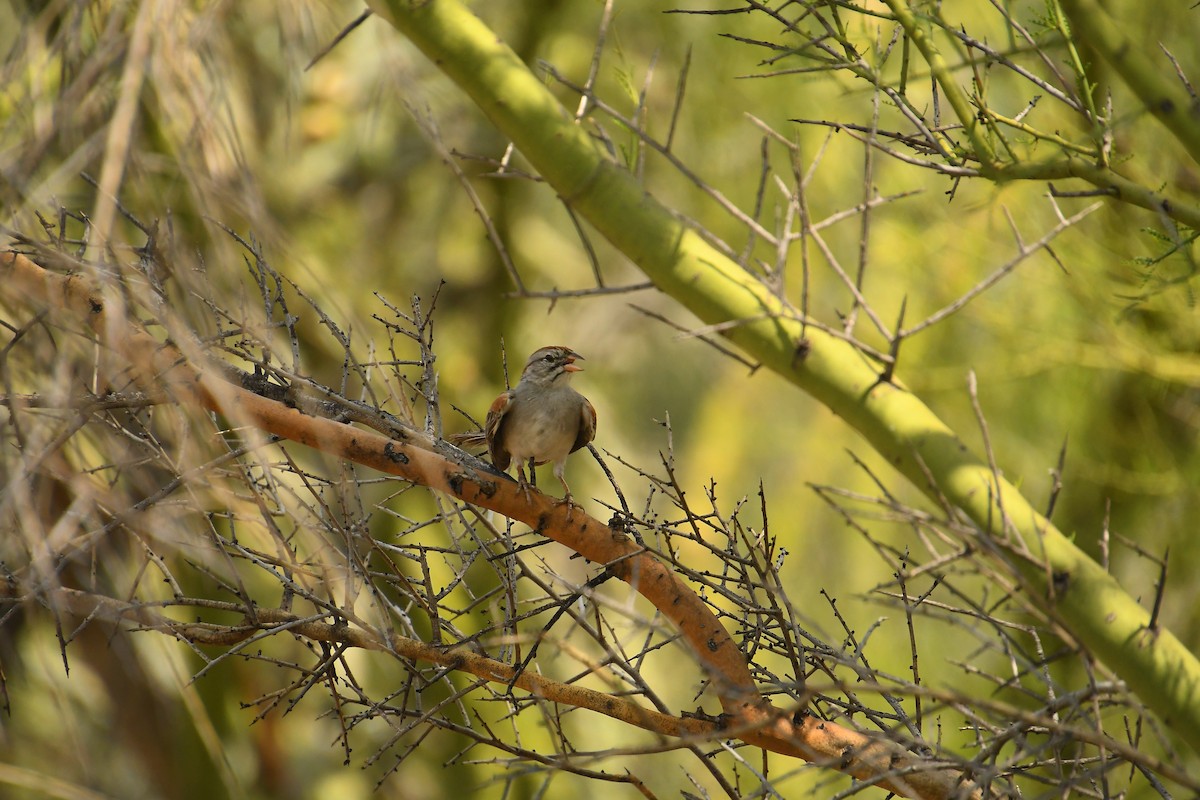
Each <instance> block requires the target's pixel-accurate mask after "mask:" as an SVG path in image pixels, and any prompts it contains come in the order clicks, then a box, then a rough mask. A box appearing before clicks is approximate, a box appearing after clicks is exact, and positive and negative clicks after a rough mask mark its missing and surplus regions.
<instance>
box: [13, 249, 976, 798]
mask: <svg viewBox="0 0 1200 800" xmlns="http://www.w3.org/2000/svg"><path fill="white" fill-rule="evenodd" d="M0 277H3V278H4V280H3V285H5V286H7V287H11V289H15V290H16V291H17V292H18V293H20V294H21V295H23V296H24V297H26V298H27V299H29V300H33V301H35V302H37V303H38V304H39V305H44V306H51V307H55V308H57V309H59V310H63V311H68V312H71V313H73V314H75V315H76V316H77V317H78V318H79V319H82V320H84V321H85V322H86V323H87V325H88V327H89V328H90V329H91V330H92V331H93V333H95V335H96V336H97V338H98V339H99V340H100V341H101V342H102V343H103V344H104V345H106V346H107V347H109V348H111V349H112V350H113V351H115V352H117V353H119V354H120V355H121V356H123V357H124V358H125V359H126V360H128V361H129V363H130V364H132V365H133V367H134V373H135V374H134V377H135V379H136V380H137V382H138V383H139V384H140V385H141V387H142V388H143V390H144V391H148V392H149V391H161V390H163V389H165V390H167V391H168V392H169V393H170V394H172V395H173V396H174V397H175V398H176V399H177V400H179V401H180V402H183V403H188V404H191V405H193V406H196V407H198V408H203V409H206V410H208V411H213V412H216V413H219V414H222V415H224V416H226V417H228V418H230V419H231V420H233V421H234V422H236V423H237V424H240V425H249V426H253V427H255V428H257V429H259V430H262V431H266V432H268V433H271V434H274V435H276V436H279V437H282V438H284V439H288V440H291V441H295V442H299V443H301V444H304V445H307V446H309V447H313V448H315V449H317V450H320V451H322V452H324V453H328V454H330V455H333V456H335V457H338V458H344V459H346V460H349V461H354V462H356V463H359V464H363V465H365V466H368V467H372V468H373V469H376V470H379V471H380V472H384V473H387V474H390V475H396V476H398V477H401V478H403V479H405V480H408V481H411V482H413V483H416V484H420V485H423V486H428V487H429V488H432V489H436V490H438V491H441V492H443V493H445V494H448V495H451V496H453V497H456V498H458V499H460V500H463V501H465V502H467V503H471V504H473V505H477V506H480V507H483V508H488V509H491V510H493V511H496V512H497V513H499V514H502V515H504V516H506V517H508V518H510V519H514V520H518V521H521V522H524V523H526V524H527V525H529V526H530V527H531V528H533V530H534V531H536V532H537V533H540V534H542V535H544V536H546V537H548V538H551V539H554V540H555V541H557V542H559V543H561V544H563V545H565V546H566V547H569V548H570V549H572V550H574V551H575V552H577V553H579V554H580V555H581V556H583V557H584V558H586V559H588V560H589V561H592V562H594V563H596V564H602V565H604V566H605V568H606V569H607V570H608V571H609V572H610V573H611V574H613V575H615V576H616V577H618V578H620V579H621V580H623V581H625V582H626V583H628V584H629V585H630V586H632V587H633V588H634V589H636V590H637V591H638V592H639V593H640V594H641V595H642V596H643V597H645V598H646V599H647V600H649V601H650V602H651V603H652V604H653V605H654V607H655V608H657V609H658V610H659V611H660V612H661V613H662V614H663V615H665V616H666V617H667V618H668V619H670V620H671V621H672V622H673V623H675V625H676V626H677V627H678V628H679V630H680V632H681V633H682V634H683V636H684V638H685V639H686V641H687V642H688V644H689V645H690V646H691V648H692V650H693V652H694V653H695V654H696V656H697V657H698V658H699V659H700V661H701V663H702V664H703V665H704V666H705V668H706V669H707V670H708V673H709V676H710V678H711V679H712V685H713V688H714V690H715V691H716V692H717V696H718V697H719V699H720V702H721V706H722V708H723V710H724V712H725V715H726V718H725V719H724V720H722V723H723V724H722V726H721V727H720V730H721V732H722V735H723V736H737V737H738V738H740V739H742V740H743V741H745V742H746V743H747V744H751V745H754V746H756V747H761V748H763V749H764V750H769V751H771V752H776V753H780V754H784V755H790V756H798V757H800V758H804V759H805V760H808V761H813V762H818V763H822V764H825V765H828V766H830V767H833V768H835V769H838V770H840V771H842V772H845V773H847V774H850V775H853V776H854V777H856V778H859V779H860V780H865V781H870V782H873V783H874V784H875V785H877V786H879V787H881V788H885V789H887V790H889V791H892V792H895V793H898V794H901V795H905V796H908V797H917V798H949V797H980V796H981V795H982V792H981V790H980V789H979V788H978V787H976V786H975V785H974V784H972V783H971V782H969V781H966V780H965V779H964V778H963V776H962V775H961V774H960V773H958V772H956V771H954V770H950V769H946V768H945V767H944V766H941V765H933V764H930V763H929V762H928V761H927V760H926V759H922V758H920V757H918V756H917V755H915V754H913V753H911V752H909V751H908V750H906V749H904V748H903V747H901V746H900V745H898V744H896V743H894V742H891V741H888V740H886V739H878V738H872V737H868V736H865V735H863V734H861V733H858V732H856V731H853V730H851V729H848V728H844V727H842V726H840V725H837V724H835V723H833V722H828V721H824V720H820V719H817V718H815V717H812V716H809V715H807V714H802V715H797V716H795V717H792V716H791V715H789V714H786V713H785V712H783V711H781V710H779V709H776V708H774V707H773V706H771V705H770V703H769V702H768V701H767V700H765V699H764V698H763V697H762V696H761V694H760V693H759V692H758V689H757V687H756V685H755V683H754V680H753V678H752V676H751V674H750V668H749V665H748V664H747V663H746V659H745V657H744V656H743V654H742V653H741V651H740V650H739V649H738V647H737V645H736V644H735V643H734V641H733V639H732V638H731V637H730V636H729V633H728V632H727V631H726V630H725V629H724V627H723V626H722V625H721V623H720V622H719V621H718V620H717V618H716V616H715V615H714V614H713V613H712V611H711V610H710V609H709V608H708V606H707V605H705V603H704V601H703V600H701V599H700V597H699V596H698V595H697V594H696V593H695V592H693V591H692V590H691V589H690V588H689V587H688V586H687V584H685V583H684V582H683V581H682V580H681V579H680V578H679V577H678V576H677V575H675V574H674V573H673V572H672V571H671V570H670V569H668V568H667V566H666V565H664V564H663V563H662V562H661V561H659V560H658V559H657V558H655V557H654V556H653V555H652V554H650V553H649V552H647V551H646V550H644V549H643V548H641V547H640V546H639V545H637V544H636V543H635V542H633V541H631V540H630V538H629V537H628V536H626V535H625V534H624V533H621V532H619V531H615V530H613V529H612V528H610V527H609V526H607V525H605V524H604V523H602V522H600V521H599V520H596V519H593V518H592V517H590V516H588V515H586V514H584V513H583V512H582V510H581V509H579V508H578V507H575V508H573V509H571V510H570V513H569V514H568V508H567V507H566V506H565V505H563V504H561V503H558V502H556V501H554V500H552V499H551V498H549V497H547V496H545V495H543V494H541V493H540V492H536V491H534V492H531V493H530V496H529V498H528V500H526V497H525V495H524V494H523V493H522V491H521V490H520V488H519V487H518V485H517V483H516V482H515V481H509V480H502V479H497V478H496V477H495V476H492V475H488V474H486V473H481V472H478V471H476V470H474V469H472V468H470V467H467V466H464V465H462V464H458V463H455V462H453V461H451V460H449V459H446V458H444V457H442V456H441V455H439V454H437V453H434V452H432V451H431V450H428V449H425V448H423V447H421V446H418V445H416V444H414V443H413V442H414V441H420V440H422V439H423V434H420V433H418V432H415V431H414V435H413V436H412V437H411V438H410V437H404V438H396V439H389V438H387V437H386V436H382V435H380V434H378V433H375V432H373V431H368V430H363V429H360V428H355V427H354V426H352V425H349V424H345V423H341V422H336V421H334V420H330V419H326V418H323V417H314V416H309V415H307V414H304V413H303V412H302V411H300V410H298V409H295V408H291V407H288V406H287V405H285V404H283V403H280V402H277V401H274V400H270V399H267V398H265V397H262V396H260V395H257V394H255V393H253V392H250V391H248V390H245V389H242V388H240V387H238V386H234V385H233V384H231V383H229V382H227V381H225V380H224V379H223V378H221V377H219V373H218V372H217V371H216V370H212V369H204V368H202V367H201V366H197V365H202V364H203V363H204V360H203V356H202V354H201V353H199V352H198V351H196V352H195V357H194V358H191V359H189V358H188V357H187V352H188V351H189V350H190V349H192V348H194V345H193V344H191V343H190V342H189V341H186V340H184V337H180V344H179V346H176V345H174V344H164V343H162V342H159V341H158V340H156V339H155V338H154V337H152V336H151V335H150V334H149V333H148V332H147V331H146V330H145V329H143V328H141V327H140V326H137V325H134V324H132V323H130V322H129V321H128V320H127V319H125V318H124V316H123V315H122V316H119V317H118V315H108V314H106V313H105V312H106V309H108V308H109V307H110V306H112V307H113V308H119V306H118V305H116V303H119V302H120V301H119V300H113V301H110V297H113V298H115V297H116V296H115V295H109V294H107V293H105V292H104V291H103V290H101V289H100V287H98V286H96V285H94V284H93V283H92V282H91V281H89V280H87V279H85V278H84V277H82V276H80V275H69V276H63V275H59V274H56V273H53V272H49V271H47V270H45V269H43V268H42V267H40V266H38V265H37V264H35V263H34V262H33V261H31V260H30V259H28V258H26V257H25V256H23V255H20V254H18V253H12V252H9V253H3V254H0ZM259 613H260V614H262V615H263V617H262V618H263V619H266V620H269V619H271V614H278V613H283V612H268V611H266V610H262V611H260V612H259ZM305 625H307V626H308V627H307V628H304V630H305V631H306V634H305V635H310V636H311V637H312V638H320V636H321V635H326V634H328V635H334V634H333V633H330V632H329V631H327V630H326V628H331V627H332V626H327V625H325V624H324V623H316V622H313V623H305ZM289 630H292V629H291V628H289ZM322 631H324V632H325V633H321V632H322ZM318 634H320V635H318ZM337 635H338V636H342V637H346V636H351V634H349V633H347V632H346V631H345V629H339V631H338V633H337ZM358 635H359V634H354V636H358ZM361 636H362V637H366V638H363V641H362V643H358V642H353V641H347V642H346V643H348V644H354V645H355V646H359V647H368V649H383V650H387V649H388V648H387V647H385V646H383V645H382V644H381V643H379V642H376V641H374V640H373V639H372V638H371V637H369V635H368V634H366V633H365V632H362V634H361ZM368 640H370V641H368ZM405 646H406V647H412V648H413V649H412V651H411V652H410V653H401V654H402V655H407V656H408V657H411V658H420V659H422V660H428V661H434V662H436V663H445V662H444V661H443V660H442V659H444V658H445V657H447V654H448V653H450V654H453V658H454V659H455V660H456V661H455V662H454V663H453V664H449V665H451V666H458V667H460V668H462V669H464V670H466V671H468V672H471V673H472V674H475V675H478V676H479V677H483V678H486V679H487V680H494V681H502V682H505V683H507V682H508V681H509V680H511V679H512V672H513V670H512V668H511V667H509V666H507V665H504V664H502V663H501V662H497V661H493V660H491V659H487V658H484V657H482V656H479V655H478V654H475V653H471V652H470V651H466V650H451V651H444V650H441V649H438V648H432V647H429V646H427V645H420V644H419V643H412V644H411V645H405ZM396 652H398V653H399V652H400V651H399V650H397V651H396ZM551 683H552V682H548V681H546V679H544V678H541V677H539V676H535V675H530V674H528V673H525V674H522V675H520V676H518V678H517V680H516V681H515V685H517V686H521V687H522V688H524V689H526V690H527V691H531V692H534V693H537V692H538V691H539V690H543V691H545V690H546V689H547V687H548V686H549V685H550V684H551ZM572 691H579V692H584V693H586V692H589V691H590V690H581V689H574V688H572ZM592 694H596V695H597V698H592V697H591V696H590V695H585V694H579V695H573V696H572V695H562V696H561V698H560V699H559V701H560V702H564V703H571V704H573V705H580V706H583V707H588V708H594V709H595V710H597V711H600V712H601V713H606V714H609V715H610V716H615V717H616V718H618V719H622V720H624V721H626V722H629V723H630V724H633V725H637V726H638V727H643V728H647V729H648V730H654V731H656V732H659V733H664V734H667V735H672V736H680V735H686V736H691V735H703V736H709V735H711V734H712V727H711V724H710V723H704V722H702V721H691V720H682V719H677V718H674V717H670V716H668V715H657V712H653V711H650V710H648V709H643V708H641V707H639V706H637V705H636V704H632V703H628V701H621V702H617V700H616V698H613V697H611V696H608V695H603V694H601V693H596V692H592ZM569 697H573V699H568V698H569ZM601 698H602V699H603V702H599V700H600V699H601ZM626 706H629V708H628V709H627V708H626ZM605 709H609V710H605ZM659 717H662V719H661V720H660V719H659ZM651 720H654V721H655V723H654V724H655V725H656V726H657V725H662V726H664V727H662V728H660V727H651V722H650V721H651ZM668 720H669V721H671V722H670V723H669V724H668V722H667V721H668ZM692 722H695V723H696V724H695V725H692V724H691V723H692ZM685 723H686V724H685Z"/></svg>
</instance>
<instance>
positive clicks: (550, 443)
mask: <svg viewBox="0 0 1200 800" xmlns="http://www.w3.org/2000/svg"><path fill="white" fill-rule="evenodd" d="M582 358H583V356H581V355H579V354H578V353H576V352H575V351H574V350H572V349H571V348H569V347H562V346H551V347H543V348H541V349H540V350H536V351H535V352H534V353H533V355H531V356H530V357H529V360H528V361H526V362H525V369H524V370H523V371H522V372H521V380H520V381H519V382H518V383H517V385H516V386H514V387H513V388H511V389H509V390H508V391H506V392H504V393H503V394H501V395H500V396H499V397H497V398H496V400H495V402H493V403H492V407H491V408H489V409H488V413H487V420H486V422H485V424H484V436H485V437H486V441H487V446H488V453H489V454H490V455H491V457H492V463H493V464H494V465H495V466H496V468H497V469H502V470H507V469H508V467H509V465H510V464H511V463H512V462H513V461H515V462H517V480H518V482H519V483H520V484H521V488H522V490H523V491H525V492H526V493H528V486H529V484H528V481H527V480H526V478H525V463H526V462H527V461H532V462H533V464H534V465H539V464H548V463H553V464H554V476H555V477H556V478H558V480H559V481H560V482H561V483H562V485H563V492H564V493H565V495H564V497H563V499H564V500H566V501H570V499H571V487H569V486H568V485H567V480H566V478H564V477H563V470H564V469H565V468H566V465H567V456H569V455H570V454H571V453H574V452H575V451H576V450H578V449H579V448H581V447H584V446H586V445H587V443H588V442H590V441H592V439H593V438H595V436H596V409H594V408H593V407H592V404H591V403H589V402H588V400H587V398H586V397H584V396H583V395H581V394H580V393H579V392H577V391H575V390H574V389H573V388H571V385H570V384H571V375H572V374H573V373H576V372H579V371H581V370H582V369H583V368H582V367H579V366H577V365H576V364H575V362H576V361H577V360H580V359H582Z"/></svg>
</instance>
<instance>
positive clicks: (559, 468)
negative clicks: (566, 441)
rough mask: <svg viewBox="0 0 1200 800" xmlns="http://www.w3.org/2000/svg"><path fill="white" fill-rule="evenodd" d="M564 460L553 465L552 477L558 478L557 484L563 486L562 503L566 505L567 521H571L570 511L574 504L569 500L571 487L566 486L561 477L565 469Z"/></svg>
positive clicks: (564, 479) (564, 480)
mask: <svg viewBox="0 0 1200 800" xmlns="http://www.w3.org/2000/svg"><path fill="white" fill-rule="evenodd" d="M566 466H567V465H566V462H565V460H564V461H562V462H559V463H558V464H555V465H554V477H556V478H558V482H559V483H561V484H562V486H563V499H562V502H564V503H566V504H567V519H568V520H569V519H571V509H572V508H574V506H575V502H574V500H572V499H571V487H570V486H567V479H566V478H564V477H563V470H564V469H566Z"/></svg>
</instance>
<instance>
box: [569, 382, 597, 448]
mask: <svg viewBox="0 0 1200 800" xmlns="http://www.w3.org/2000/svg"><path fill="white" fill-rule="evenodd" d="M579 399H580V400H582V401H583V404H582V405H581V406H580V407H579V433H578V434H576V436H575V444H574V445H572V446H571V452H572V453H574V452H575V451H576V450H578V449H579V448H581V447H584V446H585V445H587V443H588V442H590V441H591V440H592V439H595V438H596V409H595V408H593V407H592V404H591V402H590V401H589V400H588V399H587V398H586V397H584V396H582V395H580V397H579Z"/></svg>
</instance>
